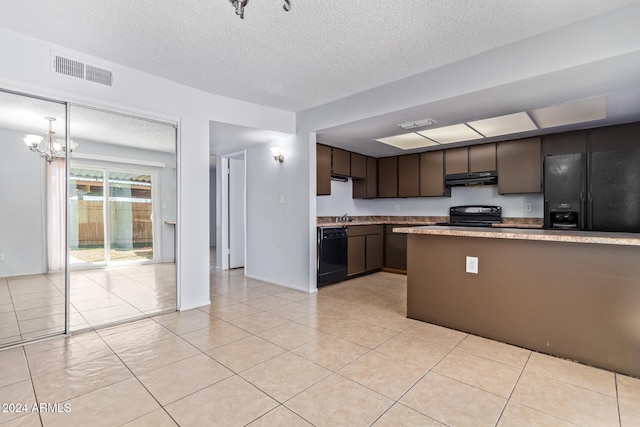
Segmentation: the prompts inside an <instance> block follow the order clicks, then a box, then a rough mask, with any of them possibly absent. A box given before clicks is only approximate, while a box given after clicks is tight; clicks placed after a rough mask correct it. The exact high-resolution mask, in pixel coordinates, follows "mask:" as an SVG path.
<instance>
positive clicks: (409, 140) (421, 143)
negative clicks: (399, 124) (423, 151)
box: [376, 133, 438, 150]
mask: <svg viewBox="0 0 640 427" xmlns="http://www.w3.org/2000/svg"><path fill="white" fill-rule="evenodd" d="M376 141H378V142H382V143H383V144H387V145H391V146H393V147H396V148H400V149H402V150H411V149H413V148H422V147H429V146H432V145H438V144H437V143H436V142H434V141H431V140H430V139H427V138H425V137H423V136H420V135H418V134H417V133H405V134H403V135H396V136H390V137H388V138H380V139H376Z"/></svg>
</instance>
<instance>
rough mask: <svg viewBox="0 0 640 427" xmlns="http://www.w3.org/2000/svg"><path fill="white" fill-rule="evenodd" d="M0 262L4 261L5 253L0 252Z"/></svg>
mask: <svg viewBox="0 0 640 427" xmlns="http://www.w3.org/2000/svg"><path fill="white" fill-rule="evenodd" d="M0 261H4V252H0Z"/></svg>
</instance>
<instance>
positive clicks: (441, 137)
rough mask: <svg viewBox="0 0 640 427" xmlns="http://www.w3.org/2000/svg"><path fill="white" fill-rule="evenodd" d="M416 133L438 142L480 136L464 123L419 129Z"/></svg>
mask: <svg viewBox="0 0 640 427" xmlns="http://www.w3.org/2000/svg"><path fill="white" fill-rule="evenodd" d="M418 133H419V134H420V135H422V136H425V137H427V138H429V139H432V140H434V141H436V142H438V143H440V144H450V143H453V142H462V141H471V140H474V139H480V138H482V135H480V134H479V133H478V132H476V131H474V130H473V129H471V128H469V126H466V125H464V124H459V125H453V126H445V127H441V128H437V129H429V130H421V131H420V132H418Z"/></svg>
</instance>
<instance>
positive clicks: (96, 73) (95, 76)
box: [85, 64, 113, 86]
mask: <svg viewBox="0 0 640 427" xmlns="http://www.w3.org/2000/svg"><path fill="white" fill-rule="evenodd" d="M86 71H87V74H86V76H85V78H86V79H87V80H89V81H90V82H95V83H100V84H102V85H107V86H111V85H112V84H113V73H112V72H111V71H109V70H105V69H104V68H98V67H94V66H93V65H88V64H87V67H86Z"/></svg>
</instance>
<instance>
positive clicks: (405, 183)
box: [398, 154, 420, 197]
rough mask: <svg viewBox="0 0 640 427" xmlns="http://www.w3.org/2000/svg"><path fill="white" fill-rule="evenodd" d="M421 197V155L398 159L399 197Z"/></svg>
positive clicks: (409, 155) (408, 155) (410, 155)
mask: <svg viewBox="0 0 640 427" xmlns="http://www.w3.org/2000/svg"><path fill="white" fill-rule="evenodd" d="M419 196H420V154H407V155H405V156H399V157H398V197H419Z"/></svg>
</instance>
